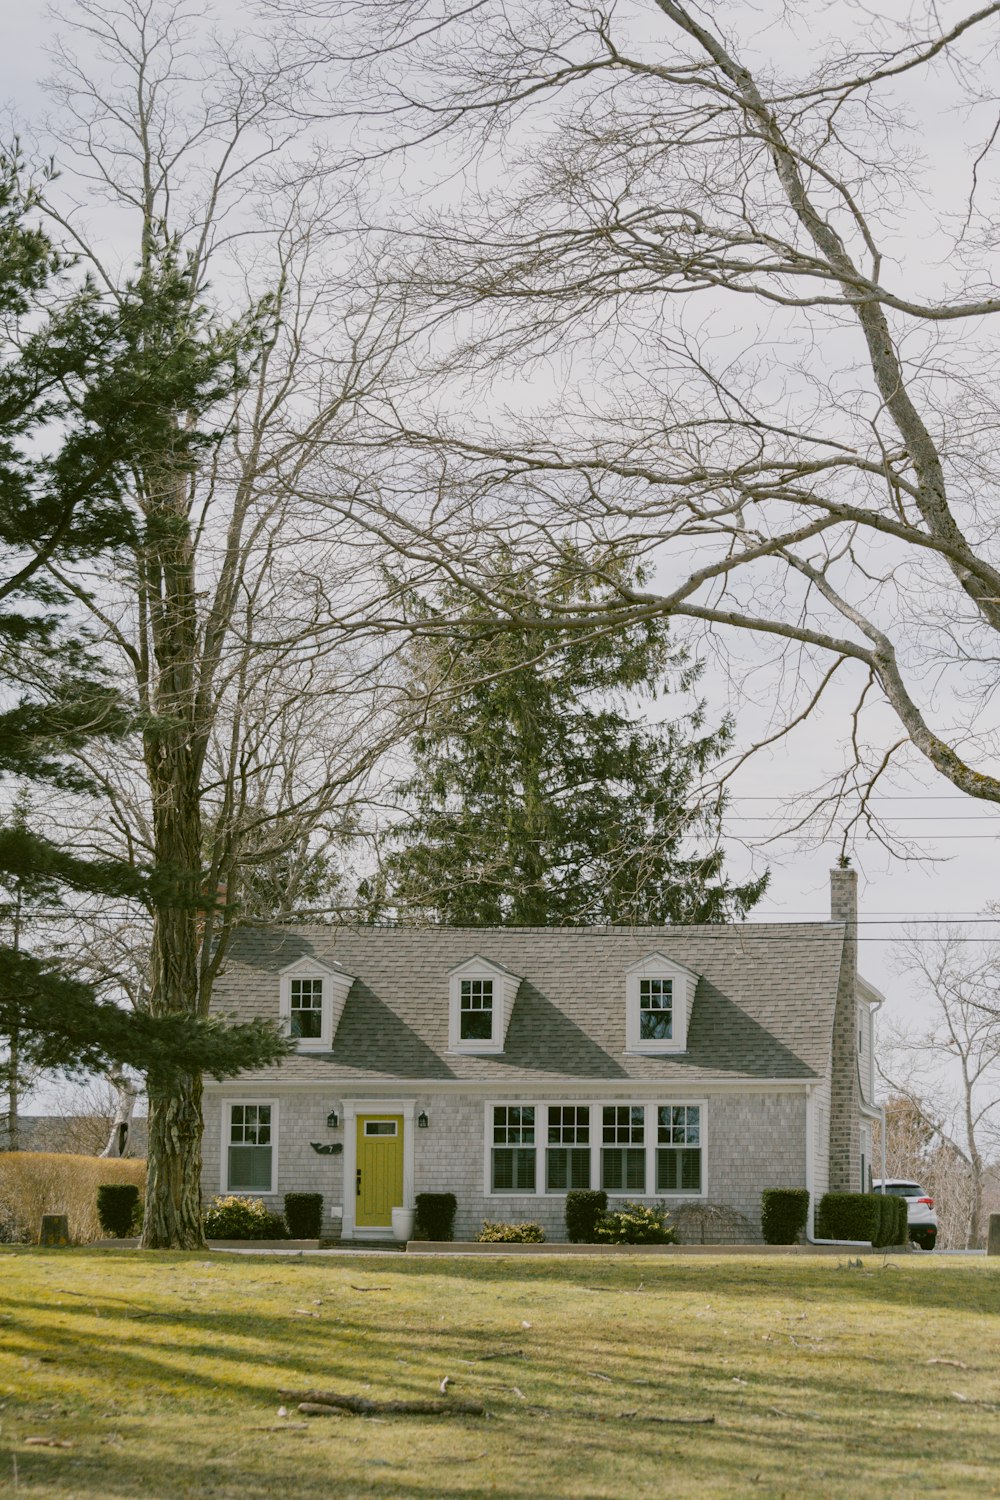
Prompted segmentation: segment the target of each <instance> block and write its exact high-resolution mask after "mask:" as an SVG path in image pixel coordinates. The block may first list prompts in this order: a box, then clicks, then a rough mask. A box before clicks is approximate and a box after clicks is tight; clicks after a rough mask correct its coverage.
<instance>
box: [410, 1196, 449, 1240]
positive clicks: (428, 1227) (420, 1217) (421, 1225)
mask: <svg viewBox="0 0 1000 1500" xmlns="http://www.w3.org/2000/svg"><path fill="white" fill-rule="evenodd" d="M457 1208H458V1202H457V1200H456V1198H455V1194H454V1193H418V1194H417V1197H416V1209H417V1220H416V1227H415V1231H414V1232H415V1233H417V1234H419V1235H421V1236H422V1237H423V1238H425V1239H428V1240H450V1239H452V1238H453V1237H454V1233H455V1210H456V1209H457Z"/></svg>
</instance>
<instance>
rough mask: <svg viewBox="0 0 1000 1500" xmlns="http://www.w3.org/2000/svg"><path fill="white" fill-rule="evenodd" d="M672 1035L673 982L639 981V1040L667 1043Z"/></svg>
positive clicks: (667, 980)
mask: <svg viewBox="0 0 1000 1500" xmlns="http://www.w3.org/2000/svg"><path fill="white" fill-rule="evenodd" d="M673 1034H674V982H673V980H672V979H640V980H639V1040H640V1041H643V1042H669V1041H670V1039H671V1037H672V1036H673Z"/></svg>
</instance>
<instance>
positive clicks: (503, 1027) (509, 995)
mask: <svg viewBox="0 0 1000 1500" xmlns="http://www.w3.org/2000/svg"><path fill="white" fill-rule="evenodd" d="M463 979H479V980H483V979H488V980H489V981H490V982H491V983H492V985H493V1015H492V1021H493V1024H492V1028H491V1030H490V1034H489V1036H488V1037H469V1038H468V1039H467V1040H464V1041H463V1039H462V980H463ZM520 984H521V980H520V977H519V976H518V975H516V974H512V973H511V972H510V970H509V969H505V968H503V967H502V965H500V964H494V963H491V962H490V960H489V959H486V958H482V957H481V956H480V955H479V954H476V955H475V957H473V958H470V959H467V960H466V961H465V962H464V963H461V964H458V965H456V967H455V968H454V969H452V970H451V971H450V973H449V975H448V1051H449V1052H452V1053H465V1054H468V1053H472V1054H475V1055H483V1054H491V1053H492V1054H496V1053H498V1052H502V1051H503V1049H504V1041H505V1039H506V1036H507V1028H508V1026H509V1025H510V1018H511V1014H512V1012H513V1009H514V1000H515V998H516V996H517V992H518V989H519V988H520Z"/></svg>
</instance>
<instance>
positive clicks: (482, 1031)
mask: <svg viewBox="0 0 1000 1500" xmlns="http://www.w3.org/2000/svg"><path fill="white" fill-rule="evenodd" d="M458 1018H459V1024H458V1035H459V1040H460V1041H463V1042H488V1041H490V1039H491V1038H492V1036H493V981H492V979H463V980H462V982H461V989H460V992H459V1011H458Z"/></svg>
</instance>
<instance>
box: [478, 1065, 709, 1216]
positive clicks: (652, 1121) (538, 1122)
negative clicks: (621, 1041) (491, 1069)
mask: <svg viewBox="0 0 1000 1500" xmlns="http://www.w3.org/2000/svg"><path fill="white" fill-rule="evenodd" d="M682 1104H683V1105H688V1106H691V1105H696V1106H697V1107H698V1110H699V1111H700V1113H699V1134H700V1136H701V1140H700V1142H699V1146H700V1150H701V1190H700V1191H699V1192H697V1193H695V1192H692V1191H690V1189H687V1188H682V1189H678V1190H676V1191H663V1192H657V1191H656V1152H657V1147H658V1144H659V1143H658V1140H657V1127H658V1123H659V1120H658V1116H657V1110H659V1109H663V1108H672V1107H675V1106H680V1105H682ZM565 1105H573V1106H575V1107H576V1108H578V1109H580V1108H584V1109H589V1110H590V1183H591V1189H593V1190H598V1189H600V1186H601V1150H602V1147H603V1145H604V1110H605V1108H609V1109H610V1108H619V1109H621V1108H624V1107H628V1108H633V1109H634V1108H636V1107H641V1108H642V1109H643V1110H644V1111H645V1114H644V1116H643V1150H644V1151H645V1153H646V1181H645V1190H644V1191H643V1192H639V1191H638V1190H632V1191H629V1190H628V1189H626V1188H623V1189H621V1190H620V1191H619V1190H618V1189H615V1190H614V1191H609V1192H608V1201H609V1202H610V1203H616V1202H618V1203H621V1202H625V1201H626V1200H634V1201H642V1200H649V1201H651V1202H661V1201H662V1202H668V1203H682V1202H683V1203H699V1202H703V1201H704V1200H705V1199H707V1197H708V1168H709V1155H708V1102H707V1099H706V1098H704V1097H692V1096H691V1095H690V1094H681V1093H678V1094H671V1093H669V1092H668V1091H665V1092H664V1094H663V1095H660V1096H659V1097H658V1098H656V1099H654V1100H652V1101H648V1100H645V1099H636V1098H635V1097H633V1098H631V1099H602V1100H600V1101H599V1102H595V1101H594V1100H593V1099H580V1098H576V1099H559V1098H552V1097H549V1098H546V1099H525V1098H520V1099H518V1098H510V1097H499V1096H497V1097H494V1098H490V1099H487V1100H486V1101H485V1102H484V1110H483V1196H484V1198H487V1199H489V1200H491V1201H493V1202H496V1203H498V1204H499V1203H505V1202H509V1201H510V1200H511V1199H513V1198H525V1199H527V1198H549V1199H553V1198H554V1199H564V1198H565V1197H566V1191H569V1190H561V1189H560V1190H556V1191H553V1192H548V1191H546V1187H545V1181H546V1172H545V1156H546V1151H547V1148H548V1138H549V1109H550V1108H562V1107H563V1106H565ZM525 1106H530V1107H533V1108H534V1111H535V1146H534V1150H535V1186H534V1189H531V1188H516V1189H509V1190H503V1191H500V1192H495V1191H494V1189H493V1111H494V1109H497V1108H504V1107H506V1108H511V1107H518V1108H524V1107H525Z"/></svg>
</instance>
